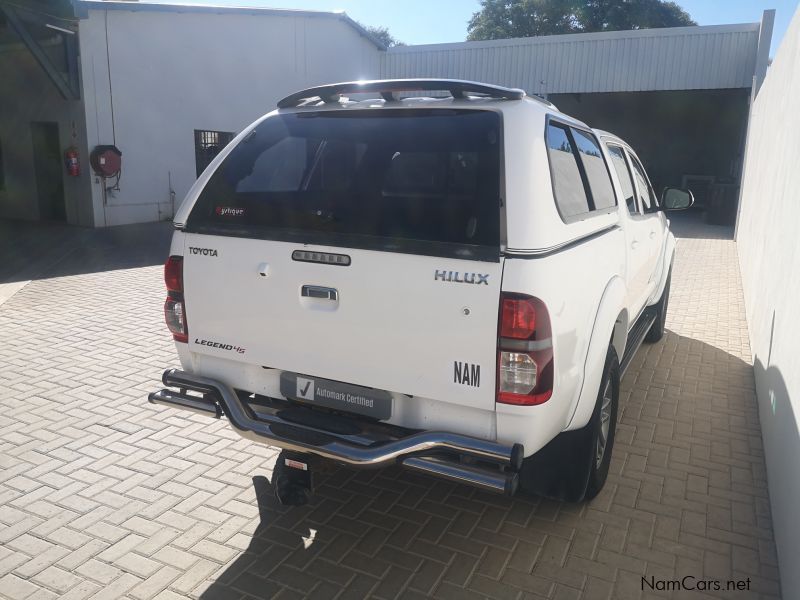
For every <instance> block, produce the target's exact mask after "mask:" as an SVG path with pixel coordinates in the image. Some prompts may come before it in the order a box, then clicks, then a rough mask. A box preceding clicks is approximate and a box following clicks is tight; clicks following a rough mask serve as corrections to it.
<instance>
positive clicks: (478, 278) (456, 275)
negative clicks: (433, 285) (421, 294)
mask: <svg viewBox="0 0 800 600" xmlns="http://www.w3.org/2000/svg"><path fill="white" fill-rule="evenodd" d="M433 278H434V279H435V280H436V281H451V282H453V283H473V284H475V285H480V284H482V283H483V284H485V285H489V273H485V274H484V273H462V272H460V271H440V270H439V269H436V271H435V272H434V274H433Z"/></svg>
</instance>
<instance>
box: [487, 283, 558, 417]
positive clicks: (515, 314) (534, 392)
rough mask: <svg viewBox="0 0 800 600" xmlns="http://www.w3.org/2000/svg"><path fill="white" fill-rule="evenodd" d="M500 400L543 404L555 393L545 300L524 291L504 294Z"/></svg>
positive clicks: (501, 324)
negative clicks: (523, 292)
mask: <svg viewBox="0 0 800 600" xmlns="http://www.w3.org/2000/svg"><path fill="white" fill-rule="evenodd" d="M499 329H500V331H499V334H500V335H499V340H498V344H497V401H498V402H500V403H501V404H517V405H526V406H530V405H534V404H542V403H543V402H546V401H547V400H549V399H550V396H552V395H553V340H552V337H551V336H552V333H551V330H550V315H549V313H548V312H547V307H546V306H545V305H544V302H542V301H541V300H539V299H538V298H534V297H532V296H526V295H524V294H511V293H506V292H504V293H503V294H502V295H501V296H500V323H499Z"/></svg>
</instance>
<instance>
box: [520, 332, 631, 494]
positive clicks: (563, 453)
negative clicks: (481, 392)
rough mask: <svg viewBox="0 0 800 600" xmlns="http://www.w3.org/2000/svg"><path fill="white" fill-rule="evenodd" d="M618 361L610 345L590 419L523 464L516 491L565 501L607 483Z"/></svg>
mask: <svg viewBox="0 0 800 600" xmlns="http://www.w3.org/2000/svg"><path fill="white" fill-rule="evenodd" d="M618 406H619V360H618V359H617V353H616V351H615V350H614V347H613V346H609V348H608V353H607V355H606V360H605V363H604V365H603V377H602V379H601V381H600V391H599V393H598V396H597V401H596V403H595V407H594V411H593V412H592V416H591V419H590V420H589V422H588V423H587V424H586V426H585V427H583V428H582V429H578V430H576V431H565V432H564V433H562V434H560V435H559V436H557V437H556V438H555V439H554V440H553V441H551V442H550V443H549V444H547V445H546V446H545V447H544V448H542V449H541V450H539V451H538V452H537V453H536V454H534V455H533V456H529V457H528V458H526V459H525V460H524V461H523V463H522V469H521V471H520V474H519V492H520V493H521V494H523V495H540V496H546V497H548V498H553V499H556V500H561V501H564V502H580V501H582V500H591V499H592V498H594V497H595V496H596V495H597V494H598V493H599V492H600V490H601V489H603V485H604V484H605V482H606V478H607V477H608V468H609V465H610V464H611V450H612V448H613V446H614V435H615V433H616V429H617V409H618Z"/></svg>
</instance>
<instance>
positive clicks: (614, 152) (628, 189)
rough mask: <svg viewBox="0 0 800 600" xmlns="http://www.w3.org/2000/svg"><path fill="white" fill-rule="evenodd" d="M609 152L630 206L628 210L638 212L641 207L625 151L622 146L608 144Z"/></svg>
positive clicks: (624, 195)
mask: <svg viewBox="0 0 800 600" xmlns="http://www.w3.org/2000/svg"><path fill="white" fill-rule="evenodd" d="M608 153H609V155H611V164H612V165H614V170H615V171H616V172H617V179H619V183H620V186H622V196H623V198H624V199H625V204H627V206H628V212H629V213H630V214H632V215H635V214H638V213H639V209H638V208H637V205H636V191H635V189H634V187H633V179H632V178H631V171H630V169H629V168H628V163H627V162H626V161H625V152H624V151H623V150H622V148H621V147H620V146H613V145H611V144H609V145H608Z"/></svg>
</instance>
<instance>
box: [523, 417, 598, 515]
mask: <svg viewBox="0 0 800 600" xmlns="http://www.w3.org/2000/svg"><path fill="white" fill-rule="evenodd" d="M591 442H592V435H591V430H590V428H588V427H586V428H584V429H580V430H577V431H565V432H563V433H561V434H559V435H558V436H556V438H555V439H553V440H552V441H551V442H550V443H549V444H547V445H546V446H545V447H544V448H542V449H541V450H539V452H537V453H536V454H534V455H533V456H530V457H528V458H526V459H525V461H524V462H523V464H522V470H521V471H520V473H519V478H520V485H519V489H520V490H522V491H523V492H524V493H526V494H534V495H539V496H544V497H546V498H551V499H553V500H559V501H561V502H580V501H581V500H583V498H584V496H585V495H586V488H587V486H588V485H589V474H590V472H591V466H592V456H591V452H589V450H588V447H589V445H590V444H591Z"/></svg>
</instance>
